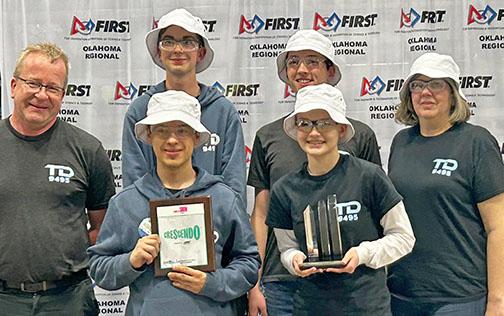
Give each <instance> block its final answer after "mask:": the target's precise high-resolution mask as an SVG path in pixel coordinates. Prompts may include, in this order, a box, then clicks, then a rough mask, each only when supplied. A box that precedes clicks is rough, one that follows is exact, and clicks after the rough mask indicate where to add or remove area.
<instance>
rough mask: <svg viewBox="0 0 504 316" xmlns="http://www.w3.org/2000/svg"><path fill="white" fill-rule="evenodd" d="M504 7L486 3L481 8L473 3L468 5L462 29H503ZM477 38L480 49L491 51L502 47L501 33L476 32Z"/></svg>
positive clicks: (503, 37) (503, 47)
mask: <svg viewBox="0 0 504 316" xmlns="http://www.w3.org/2000/svg"><path fill="white" fill-rule="evenodd" d="M503 20H504V9H501V8H499V9H496V8H492V7H491V6H490V5H488V4H487V5H486V6H485V7H484V8H483V9H481V8H479V9H478V8H477V7H475V6H474V5H472V4H471V5H469V9H468V15H467V26H466V27H464V28H463V30H464V31H473V30H478V31H481V30H503V29H504V23H502V22H503ZM478 33H479V34H478V40H479V42H480V44H481V50H483V51H490V52H491V51H493V50H502V49H504V35H502V34H481V33H480V32H478Z"/></svg>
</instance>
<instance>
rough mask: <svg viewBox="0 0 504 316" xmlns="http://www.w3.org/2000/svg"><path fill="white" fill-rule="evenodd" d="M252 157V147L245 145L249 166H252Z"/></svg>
mask: <svg viewBox="0 0 504 316" xmlns="http://www.w3.org/2000/svg"><path fill="white" fill-rule="evenodd" d="M251 159H252V148H250V147H249V146H247V145H245V164H246V165H247V168H248V167H250V160H251Z"/></svg>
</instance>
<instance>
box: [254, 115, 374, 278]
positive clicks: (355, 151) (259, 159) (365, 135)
mask: <svg viewBox="0 0 504 316" xmlns="http://www.w3.org/2000/svg"><path fill="white" fill-rule="evenodd" d="M284 118H285V117H282V118H280V119H278V120H276V121H274V122H271V123H269V124H267V125H265V126H263V127H261V128H260V129H259V130H258V131H257V133H256V136H255V139H254V146H253V149H252V157H251V162H250V169H249V175H248V181H247V184H248V185H250V186H253V187H254V188H256V189H266V190H271V188H272V187H273V184H274V183H275V182H276V181H278V179H280V178H281V177H282V176H284V175H286V174H287V173H289V172H291V171H292V170H295V169H296V168H297V167H299V166H300V165H301V164H302V163H304V162H305V161H306V153H305V152H303V151H302V150H301V148H300V147H299V144H298V143H297V142H296V141H295V140H293V139H292V138H290V137H289V136H287V134H285V132H284V130H283V120H284ZM348 119H349V121H350V122H351V123H352V125H353V127H354V129H355V135H354V137H352V139H351V140H350V141H349V142H347V143H346V144H344V145H340V146H339V149H340V150H342V151H346V152H348V153H349V154H351V155H353V156H355V157H358V158H361V159H364V160H367V161H370V162H374V163H375V164H377V165H379V166H381V160H380V152H379V149H378V143H377V141H376V136H375V134H374V132H373V131H372V130H371V128H369V126H367V125H366V124H364V123H362V122H360V121H357V120H353V119H350V118H348ZM262 273H263V274H262V280H263V281H264V282H269V281H277V280H286V279H293V278H294V277H293V276H292V275H291V274H289V272H288V271H287V270H285V268H284V267H283V266H282V263H281V262H280V252H279V251H278V248H277V243H276V238H275V234H273V230H272V229H268V236H267V242H266V255H265V258H264V262H263V272H262Z"/></svg>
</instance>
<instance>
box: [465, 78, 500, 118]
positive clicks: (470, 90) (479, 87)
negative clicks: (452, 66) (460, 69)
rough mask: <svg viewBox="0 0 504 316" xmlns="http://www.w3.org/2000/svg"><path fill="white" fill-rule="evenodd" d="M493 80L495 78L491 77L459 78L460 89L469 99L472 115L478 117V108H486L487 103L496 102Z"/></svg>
mask: <svg viewBox="0 0 504 316" xmlns="http://www.w3.org/2000/svg"><path fill="white" fill-rule="evenodd" d="M492 80H493V76H491V75H467V76H463V77H460V78H459V84H460V88H461V89H462V90H463V91H464V95H465V96H466V98H467V103H468V104H469V109H470V111H471V115H476V111H477V108H478V107H481V106H483V107H484V104H485V103H489V104H492V103H494V102H495V101H494V99H495V89H494V88H493V87H492V85H491V82H492ZM482 103H483V105H482Z"/></svg>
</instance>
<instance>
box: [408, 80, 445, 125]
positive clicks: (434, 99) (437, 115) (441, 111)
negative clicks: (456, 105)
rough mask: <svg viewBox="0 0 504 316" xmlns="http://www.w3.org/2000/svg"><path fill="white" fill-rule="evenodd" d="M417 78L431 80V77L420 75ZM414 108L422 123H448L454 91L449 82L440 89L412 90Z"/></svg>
mask: <svg viewBox="0 0 504 316" xmlns="http://www.w3.org/2000/svg"><path fill="white" fill-rule="evenodd" d="M415 80H420V81H429V80H431V78H430V77H427V76H424V75H420V76H418V77H416V78H415ZM410 93H411V103H412V104H413V109H414V111H415V113H416V115H417V116H418V120H419V122H420V124H422V122H426V121H431V122H432V121H435V122H439V123H441V124H442V123H446V122H449V120H450V110H451V104H452V99H453V98H452V92H451V88H450V86H449V85H448V84H446V86H445V87H444V88H443V89H442V90H440V91H435V92H432V91H431V90H430V89H429V88H428V87H425V88H424V89H423V90H422V91H420V92H410Z"/></svg>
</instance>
